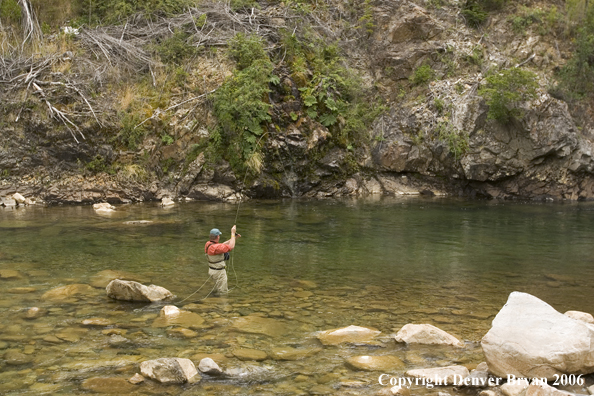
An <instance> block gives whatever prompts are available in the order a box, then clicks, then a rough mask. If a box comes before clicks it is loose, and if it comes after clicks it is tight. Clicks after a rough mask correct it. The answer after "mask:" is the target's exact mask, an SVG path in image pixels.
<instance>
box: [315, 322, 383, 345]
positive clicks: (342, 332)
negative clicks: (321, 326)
mask: <svg viewBox="0 0 594 396" xmlns="http://www.w3.org/2000/svg"><path fill="white" fill-rule="evenodd" d="M380 333H381V331H379V330H376V329H373V328H368V327H360V326H353V325H351V326H348V327H343V328H340V329H332V330H326V331H322V332H320V333H319V334H318V339H319V340H320V342H321V343H322V344H324V345H339V344H346V343H349V344H365V343H373V342H374V341H373V339H374V338H375V337H377V336H378V335H379V334H380Z"/></svg>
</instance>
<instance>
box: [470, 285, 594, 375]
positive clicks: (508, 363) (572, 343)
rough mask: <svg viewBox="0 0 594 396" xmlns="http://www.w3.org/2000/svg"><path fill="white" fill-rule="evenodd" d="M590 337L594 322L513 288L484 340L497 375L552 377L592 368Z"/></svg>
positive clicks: (493, 371)
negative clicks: (570, 314)
mask: <svg viewBox="0 0 594 396" xmlns="http://www.w3.org/2000/svg"><path fill="white" fill-rule="evenodd" d="M592 340H594V326H592V325H590V324H588V323H584V322H582V321H579V320H575V319H572V318H570V317H568V316H566V315H563V314H562V313H560V312H557V311H556V310H555V309H554V308H553V307H551V306H550V305H549V304H547V303H545V302H544V301H542V300H540V299H538V298H536V297H534V296H532V295H530V294H527V293H520V292H513V293H511V294H510V295H509V298H508V300H507V303H506V304H505V305H504V306H503V308H501V311H499V313H498V314H497V316H496V317H495V319H494V320H493V324H492V327H491V329H490V330H489V332H488V333H487V334H486V335H485V336H484V337H483V339H482V341H481V346H482V348H483V352H484V355H485V359H486V361H487V364H488V365H489V371H490V372H491V373H492V374H494V375H497V376H500V377H506V376H507V375H508V374H512V375H515V376H516V377H528V378H534V377H536V378H547V379H553V378H554V377H553V376H554V375H555V374H557V375H561V374H564V373H565V374H586V373H591V372H594V349H592Z"/></svg>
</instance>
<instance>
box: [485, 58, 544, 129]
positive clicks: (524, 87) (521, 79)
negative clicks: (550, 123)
mask: <svg viewBox="0 0 594 396" xmlns="http://www.w3.org/2000/svg"><path fill="white" fill-rule="evenodd" d="M486 81H487V82H486V84H485V85H483V86H482V87H481V88H480V89H479V94H480V95H481V96H483V97H484V98H485V99H486V101H487V105H489V111H488V117H489V118H491V119H495V120H497V121H499V122H501V123H507V122H509V121H510V120H511V119H512V118H513V117H517V116H520V115H521V110H520V109H519V108H518V106H519V104H520V103H521V102H525V101H529V100H531V99H534V98H536V89H537V88H538V81H537V76H536V74H534V73H533V72H531V71H529V70H523V69H520V68H517V67H514V68H511V69H507V70H503V71H500V72H495V73H493V74H491V75H489V76H487V78H486Z"/></svg>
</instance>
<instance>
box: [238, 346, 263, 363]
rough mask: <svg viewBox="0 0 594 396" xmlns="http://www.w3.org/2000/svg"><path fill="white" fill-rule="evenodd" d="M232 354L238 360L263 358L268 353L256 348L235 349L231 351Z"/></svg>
mask: <svg viewBox="0 0 594 396" xmlns="http://www.w3.org/2000/svg"><path fill="white" fill-rule="evenodd" d="M233 356H235V357H236V358H237V359H239V360H255V361H260V360H265V359H267V358H268V354H267V353H266V352H264V351H260V350H257V349H249V348H245V349H236V350H234V351H233Z"/></svg>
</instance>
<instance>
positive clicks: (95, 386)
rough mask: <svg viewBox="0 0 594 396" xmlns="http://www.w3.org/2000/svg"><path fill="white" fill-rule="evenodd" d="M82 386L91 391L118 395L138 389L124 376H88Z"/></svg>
mask: <svg viewBox="0 0 594 396" xmlns="http://www.w3.org/2000/svg"><path fill="white" fill-rule="evenodd" d="M81 386H82V388H83V389H84V390H87V391H90V392H95V393H111V394H116V395H126V394H128V393H130V392H132V391H134V390H136V387H135V386H134V385H132V384H131V383H130V382H128V380H126V379H124V378H109V377H107V378H104V377H94V378H88V379H86V380H84V381H83V383H82V385H81Z"/></svg>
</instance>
